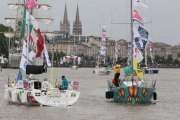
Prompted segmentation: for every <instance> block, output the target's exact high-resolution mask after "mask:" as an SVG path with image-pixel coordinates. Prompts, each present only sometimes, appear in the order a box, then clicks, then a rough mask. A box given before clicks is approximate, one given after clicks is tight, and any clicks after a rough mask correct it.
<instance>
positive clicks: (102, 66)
mask: <svg viewBox="0 0 180 120" xmlns="http://www.w3.org/2000/svg"><path fill="white" fill-rule="evenodd" d="M101 38H102V42H101V46H100V52H99V55H98V61H97V66H96V69H95V70H94V73H95V74H98V75H109V74H110V73H111V68H110V66H108V65H106V38H107V36H106V26H105V25H102V27H101Z"/></svg>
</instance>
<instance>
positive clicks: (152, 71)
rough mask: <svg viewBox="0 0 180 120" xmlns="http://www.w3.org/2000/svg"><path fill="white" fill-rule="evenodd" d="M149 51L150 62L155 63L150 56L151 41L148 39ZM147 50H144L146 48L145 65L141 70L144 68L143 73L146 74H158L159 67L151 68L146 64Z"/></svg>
mask: <svg viewBox="0 0 180 120" xmlns="http://www.w3.org/2000/svg"><path fill="white" fill-rule="evenodd" d="M148 46H149V52H150V57H151V62H152V64H154V63H155V61H154V58H153V56H152V43H151V42H150V41H149V45H148ZM146 57H147V52H146V49H145V67H143V70H144V73H146V74H158V72H159V69H158V68H152V67H148V65H147V58H146Z"/></svg>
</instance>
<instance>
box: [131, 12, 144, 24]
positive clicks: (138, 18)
mask: <svg viewBox="0 0 180 120" xmlns="http://www.w3.org/2000/svg"><path fill="white" fill-rule="evenodd" d="M133 21H137V22H139V23H141V24H142V25H144V23H143V20H142V18H141V16H140V15H139V14H138V12H137V11H136V10H134V13H133Z"/></svg>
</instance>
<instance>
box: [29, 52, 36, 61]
mask: <svg viewBox="0 0 180 120" xmlns="http://www.w3.org/2000/svg"><path fill="white" fill-rule="evenodd" d="M35 56H36V53H35V52H34V51H33V50H31V52H29V60H30V61H31V62H33V58H34V57H35Z"/></svg>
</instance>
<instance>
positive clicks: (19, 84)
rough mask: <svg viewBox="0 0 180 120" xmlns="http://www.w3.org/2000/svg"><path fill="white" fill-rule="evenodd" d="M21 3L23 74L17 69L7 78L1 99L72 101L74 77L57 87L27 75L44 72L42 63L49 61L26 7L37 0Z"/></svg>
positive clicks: (74, 99) (47, 103)
mask: <svg viewBox="0 0 180 120" xmlns="http://www.w3.org/2000/svg"><path fill="white" fill-rule="evenodd" d="M21 5H22V6H23V7H24V12H25V13H24V22H25V23H24V24H25V25H26V32H25V33H26V35H27V36H26V37H24V38H25V39H24V40H23V51H22V56H21V62H20V68H21V69H22V70H23V71H25V73H26V78H25V79H23V75H22V72H21V70H19V73H18V76H17V79H16V80H15V81H12V80H10V79H8V82H7V84H6V85H5V99H6V100H7V101H8V102H12V103H16V104H25V105H41V106H43V105H44V106H56V107H60V106H69V105H73V104H74V103H76V102H77V101H78V98H79V96H80V92H79V90H78V84H79V83H78V82H77V81H74V82H71V83H73V84H70V83H69V86H71V88H69V89H67V90H59V88H55V87H53V86H54V85H52V84H51V82H50V80H47V78H44V79H37V78H32V77H30V74H42V73H44V72H47V68H46V64H47V66H51V63H50V61H49V58H48V54H47V50H46V46H45V42H44V40H43V38H42V35H41V31H40V28H39V26H38V23H37V21H36V19H35V18H34V16H33V15H32V14H30V11H31V10H32V9H33V8H35V7H37V6H38V4H37V0H36V2H35V1H34V0H29V1H24V3H22V4H21ZM43 5H45V4H43ZM45 6H46V5H45ZM30 26H32V28H33V29H31V27H30ZM34 47H35V49H34ZM43 54H44V56H45V58H46V64H45V63H44V60H43V59H42V58H44V57H43Z"/></svg>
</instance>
